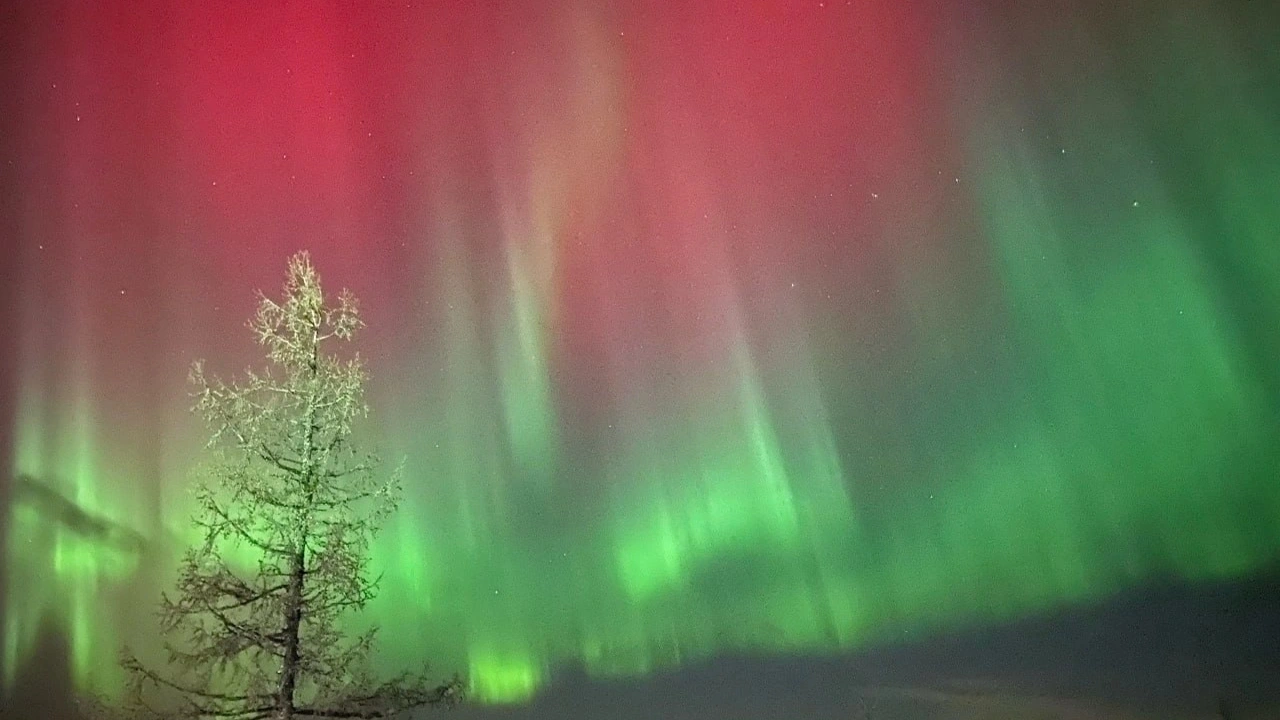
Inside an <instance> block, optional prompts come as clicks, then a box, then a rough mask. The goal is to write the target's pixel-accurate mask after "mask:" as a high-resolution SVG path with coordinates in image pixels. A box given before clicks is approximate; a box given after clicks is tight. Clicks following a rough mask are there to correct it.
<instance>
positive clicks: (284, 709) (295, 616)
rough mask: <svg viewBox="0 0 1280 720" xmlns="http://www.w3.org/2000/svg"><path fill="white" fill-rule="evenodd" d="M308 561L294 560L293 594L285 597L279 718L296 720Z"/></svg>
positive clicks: (298, 557)
mask: <svg viewBox="0 0 1280 720" xmlns="http://www.w3.org/2000/svg"><path fill="white" fill-rule="evenodd" d="M305 560H306V558H305V555H304V551H303V550H298V552H297V554H295V555H294V556H293V563H292V566H291V567H290V568H289V590H288V594H287V595H286V596H285V625H284V643H285V645H284V662H283V664H282V665H281V666H280V691H279V695H278V697H277V699H276V717H277V718H278V719H279V720H292V718H293V707H294V703H293V694H294V691H295V690H297V687H298V658H299V647H298V640H299V634H300V632H299V631H300V630H301V628H302V577H303V574H304V573H305V564H304V562H305Z"/></svg>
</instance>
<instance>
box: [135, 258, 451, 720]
mask: <svg viewBox="0 0 1280 720" xmlns="http://www.w3.org/2000/svg"><path fill="white" fill-rule="evenodd" d="M362 326H363V324H362V322H361V320H360V316H359V311H358V307H357V303H356V300H355V298H354V297H353V296H352V295H351V293H349V292H348V291H346V290H343V291H342V293H341V294H339V295H338V296H337V298H336V302H334V303H329V302H328V300H327V299H326V297H325V296H324V293H323V292H322V290H321V286H320V278H319V276H318V274H317V273H316V270H315V268H314V267H313V266H312V264H311V261H310V258H309V257H308V255H307V254H306V253H305V252H304V253H299V254H297V255H295V256H294V257H292V258H291V259H290V260H289V264H288V276H287V280H286V282H285V285H284V291H283V296H282V297H281V298H280V299H279V300H278V301H277V300H273V299H271V298H269V297H267V296H266V295H261V294H260V297H259V304H258V311H257V314H256V315H255V317H254V318H253V319H252V320H251V321H250V322H249V327H250V328H251V329H252V330H253V332H254V334H255V335H256V337H257V341H258V343H259V344H260V345H261V346H262V347H263V349H264V350H265V352H266V358H267V361H268V362H267V366H266V367H265V368H264V369H262V370H260V371H257V372H255V371H247V372H246V374H245V376H244V377H243V378H241V379H239V380H236V381H233V382H229V383H228V382H224V381H222V380H219V379H217V378H216V377H212V376H210V375H207V374H206V372H205V370H204V367H203V365H202V363H200V362H197V363H196V364H195V365H194V366H193V368H192V372H191V381H192V383H193V384H194V386H195V398H196V402H195V410H196V411H197V412H198V413H199V414H201V415H202V416H203V417H204V418H205V420H206V421H207V422H208V423H209V426H210V429H211V433H212V437H211V438H210V441H209V448H208V449H209V451H210V453H211V455H212V457H211V460H210V462H209V463H207V465H206V466H205V469H204V473H203V474H204V477H203V481H202V482H201V483H200V484H199V486H198V488H197V490H196V495H195V497H196V514H195V518H194V523H195V527H196V528H197V529H198V531H199V533H200V535H201V536H202V539H201V542H199V543H198V544H197V545H195V546H194V547H192V548H190V549H189V550H188V551H187V552H186V554H185V556H184V557H183V559H182V561H181V563H180V566H179V569H178V581H177V587H176V589H175V592H174V593H173V594H172V595H170V594H165V596H164V597H163V599H162V601H161V610H160V620H161V629H162V631H163V633H164V636H165V641H166V642H165V648H166V650H167V654H168V660H169V663H168V668H167V669H166V671H158V670H154V669H152V668H149V667H147V666H146V665H144V663H142V662H140V661H139V660H137V659H136V658H135V657H133V656H131V655H126V657H125V660H124V662H125V666H126V669H127V670H128V671H129V673H130V676H131V678H132V683H131V693H130V697H131V699H132V701H133V702H134V703H135V704H136V705H137V707H138V709H142V710H147V711H151V712H154V713H155V714H157V715H162V716H164V717H175V716H176V717H183V718H232V719H236V720H291V719H292V718H378V717H390V716H394V715H397V714H400V713H404V712H406V711H409V710H412V709H414V708H418V707H423V706H429V705H451V704H453V703H455V702H457V701H459V700H460V699H461V695H462V686H461V684H460V682H459V681H458V680H457V678H456V677H455V678H454V679H453V680H452V681H449V682H446V683H444V684H436V683H433V682H431V681H429V680H428V678H427V676H426V674H425V671H424V672H421V673H416V674H406V675H402V676H400V677H397V678H395V679H393V680H390V681H381V682H379V681H376V680H375V679H374V678H373V676H372V675H371V674H370V672H369V669H368V668H369V661H370V657H369V655H370V652H371V650H372V648H373V641H374V636H375V631H376V629H375V630H369V631H367V632H364V633H361V634H355V635H350V634H348V632H347V631H346V630H347V627H348V626H349V625H347V624H344V621H346V620H349V619H350V617H349V616H350V615H351V614H352V613H355V612H356V611H359V610H360V609H362V608H363V607H364V606H365V604H366V603H367V602H369V600H370V599H372V598H373V597H374V594H375V591H376V582H375V581H374V580H373V579H372V578H370V576H369V573H368V558H369V553H370V543H371V541H372V539H373V537H374V535H375V533H376V531H377V530H378V527H379V525H380V524H381V523H382V521H383V520H385V519H386V518H387V516H388V515H389V514H390V513H391V512H392V511H393V510H394V509H395V508H396V505H397V501H398V497H399V489H400V488H399V486H400V473H399V472H398V471H397V472H394V473H391V474H390V475H389V479H381V478H380V476H379V473H378V469H379V462H378V458H377V457H376V456H375V455H374V454H373V453H370V452H365V451H362V450H361V449H359V448H358V447H357V446H356V444H355V443H354V442H353V438H352V432H353V429H354V425H355V423H356V422H357V421H358V420H359V419H361V418H363V417H365V416H366V414H367V412H368V408H367V406H366V405H365V402H364V399H363V390H364V386H365V382H366V379H367V376H366V372H365V366H364V363H363V362H362V360H361V359H360V357H359V356H358V355H354V354H351V355H347V356H344V355H343V354H341V353H339V352H337V351H336V348H335V346H338V347H340V346H343V345H346V344H347V343H350V342H351V340H352V339H353V337H354V336H355V334H356V332H357V331H358V330H359V329H360V328H361V327H362Z"/></svg>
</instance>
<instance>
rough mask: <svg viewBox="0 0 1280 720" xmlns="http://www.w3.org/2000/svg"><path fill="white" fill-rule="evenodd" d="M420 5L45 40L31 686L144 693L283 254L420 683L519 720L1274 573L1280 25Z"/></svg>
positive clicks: (23, 194) (27, 282)
mask: <svg viewBox="0 0 1280 720" xmlns="http://www.w3.org/2000/svg"><path fill="white" fill-rule="evenodd" d="M427 5H428V7H419V6H416V5H414V6H412V7H405V8H395V9H391V8H385V9H382V10H377V11H372V10H371V11H368V12H367V13H351V12H348V11H346V10H343V9H341V8H338V7H331V6H325V5H320V6H306V7H303V6H297V7H293V8H291V9H287V10H282V9H278V8H275V7H274V6H272V5H270V4H268V5H266V6H255V7H254V8H253V9H252V11H249V10H246V12H244V13H239V14H235V13H218V12H215V11H211V10H208V9H205V8H204V6H201V5H198V4H196V5H192V4H189V3H188V4H182V5H181V7H180V8H179V7H178V6H177V5H176V4H174V5H170V4H169V3H167V2H164V1H162V0H156V2H155V6H156V9H157V10H164V12H159V11H158V12H156V13H151V14H144V15H146V17H147V18H149V19H147V20H145V22H144V21H143V20H141V19H138V18H135V17H133V14H132V13H127V12H123V11H115V10H106V9H103V10H98V11H96V12H95V13H89V14H87V15H85V16H83V17H77V18H75V22H73V23H70V24H67V22H66V21H69V20H71V18H69V17H67V16H66V15H64V14H59V13H54V12H53V11H48V13H47V14H46V11H44V10H32V11H29V12H28V13H27V14H26V15H24V16H23V19H22V20H21V23H23V24H24V25H23V28H24V32H26V33H27V35H28V36H29V37H28V40H27V43H26V46H27V47H28V49H27V50H25V51H24V52H26V53H28V54H29V58H28V64H29V65H30V66H31V69H32V72H31V73H30V74H29V75H26V76H24V77H23V78H22V81H21V83H20V84H19V85H20V88H21V97H22V99H23V100H22V102H21V103H20V107H16V108H15V112H16V113H17V115H16V117H19V118H21V120H20V123H19V124H20V125H21V126H22V129H23V130H24V134H23V143H22V144H21V145H20V147H19V149H18V151H17V155H16V157H15V158H14V159H15V161H16V164H15V165H14V167H15V168H16V169H15V170H14V171H13V172H15V173H16V174H17V175H18V177H20V178H21V180H22V183H23V185H22V187H20V188H18V192H19V195H20V197H19V198H18V200H19V202H18V203H17V205H18V206H20V207H21V208H22V212H21V218H20V220H21V222H19V223H18V227H19V228H20V234H19V236H18V237H17V238H16V239H14V242H15V247H16V248H17V249H18V254H17V255H16V257H17V258H18V260H17V263H18V264H19V266H20V269H21V271H22V272H21V285H20V290H19V291H18V294H19V301H20V307H19V308H18V312H17V313H16V316H17V317H18V319H19V327H17V328H16V329H15V331H14V332H15V338H16V345H14V346H13V347H12V349H11V350H9V351H8V352H12V353H13V354H14V358H15V362H14V363H13V365H14V366H15V367H16V368H17V370H18V377H17V381H16V388H17V393H16V396H15V398H14V403H15V407H14V416H13V418H12V419H11V422H12V425H13V427H14V429H15V438H14V447H13V452H12V457H13V459H14V462H13V467H12V468H11V469H10V471H11V474H12V475H13V476H14V478H31V479H33V480H35V481H38V482H39V483H41V487H43V488H45V489H46V490H48V491H50V492H49V493H45V494H41V495H38V497H43V498H46V500H44V501H35V500H31V499H30V498H32V497H37V496H36V495H28V496H27V498H28V499H27V500H25V501H24V500H23V496H22V495H21V493H13V492H11V493H10V496H11V497H14V498H16V501H15V502H14V503H13V505H12V507H9V508H6V512H7V513H8V514H9V521H8V530H7V532H8V535H9V538H8V546H7V547H8V557H7V558H6V562H5V567H4V572H5V574H6V578H7V582H6V585H5V587H6V588H7V593H8V597H7V599H6V605H5V617H4V636H3V641H4V642H3V655H2V656H0V662H3V667H2V668H0V669H2V670H3V678H4V683H5V685H6V687H7V686H9V685H11V684H12V683H14V682H15V679H16V678H19V677H21V676H22V674H23V671H24V663H27V662H28V660H29V658H30V657H32V656H33V654H34V652H35V646H36V645H37V644H38V643H39V642H40V641H41V640H40V635H41V633H42V632H45V630H46V629H47V628H50V627H51V628H54V629H55V630H56V631H57V632H58V633H59V634H60V635H61V636H63V637H64V638H65V640H66V643H67V646H68V658H67V663H68V667H67V668H66V669H65V670H66V673H67V674H68V676H70V677H72V678H73V679H74V681H75V682H76V683H77V684H78V685H80V686H82V687H98V688H106V689H113V688H117V687H118V680H119V678H118V677H116V676H115V675H113V674H112V671H111V670H110V668H112V667H113V665H112V664H111V660H112V658H113V657H114V652H115V645H116V644H117V643H118V642H119V641H121V640H143V641H145V640H146V638H147V637H149V635H148V633H149V627H150V626H149V625H148V624H147V622H146V621H145V620H144V619H142V615H143V614H144V613H145V608H144V609H142V610H139V609H138V607H140V606H141V605H143V603H142V602H141V597H142V596H143V588H145V589H146V592H147V593H148V594H150V595H152V596H154V595H155V594H156V593H158V592H159V590H160V587H161V585H162V584H163V578H164V577H165V576H166V574H167V573H168V571H169V568H168V564H169V560H168V559H167V558H169V556H170V555H172V554H174V553H175V552H177V551H179V550H180V549H181V548H180V545H181V544H182V542H183V541H184V538H187V537H188V536H189V534H190V533H189V528H187V527H186V526H185V525H184V522H185V513H186V511H187V500H186V499H185V497H184V493H185V488H186V487H187V484H188V483H187V478H188V477H189V472H190V471H191V468H192V466H193V464H194V460H195V459H196V457H197V453H198V451H199V437H200V431H201V429H200V428H199V427H197V425H196V424H195V422H194V421H193V420H192V419H190V418H189V417H188V416H187V415H186V414H185V411H186V406H187V404H188V398H187V397H185V395H184V394H183V386H182V381H183V378H184V373H185V368H186V366H187V364H188V363H189V362H190V361H191V360H193V359H195V358H197V357H206V358H208V360H209V365H210V367H211V368H215V369H217V371H218V372H220V373H221V372H227V373H234V372H235V370H236V369H238V368H240V367H243V366H244V365H246V364H248V363H253V362H256V358H255V356H254V354H253V351H254V348H253V346H252V344H251V338H250V337H248V335H247V334H246V333H244V332H243V329H242V323H243V321H244V319H245V318H247V317H248V315H249V313H250V312H251V309H252V299H253V298H252V292H253V291H254V290H255V289H257V288H262V289H264V290H266V291H268V292H270V291H272V290H273V289H274V288H275V287H276V284H277V283H278V279H279V273H280V271H281V270H282V269H283V262H284V258H285V257H287V255H288V254H289V253H291V252H292V251H293V250H295V249H298V248H308V249H310V250H311V251H312V254H313V257H314V258H315V259H316V262H317V264H318V266H319V268H320V270H321V273H322V274H323V275H324V278H325V281H326V285H327V286H330V287H332V288H334V289H336V288H337V287H340V286H347V287H350V288H351V289H352V290H353V291H354V292H355V293H356V295H357V296H359V297H360V298H361V300H362V303H363V307H364V309H365V310H366V312H367V318H368V320H369V323H370V327H369V329H368V332H367V333H366V334H365V335H364V336H363V338H362V340H363V342H364V343H365V344H364V345H362V352H364V353H365V355H366V357H367V358H368V359H369V363H370V370H371V374H372V378H373V380H372V383H373V385H372V387H371V388H370V400H371V402H372V404H373V412H374V416H375V417H374V418H373V419H372V421H371V424H370V425H369V426H368V427H367V428H365V430H366V431H367V432H368V434H369V435H370V439H371V440H372V441H375V443H376V444H378V445H379V446H380V447H381V450H382V454H383V457H384V458H385V460H386V461H387V462H388V465H394V464H395V463H396V462H397V461H399V460H400V459H401V458H403V459H404V461H405V473H406V483H405V485H406V496H405V498H404V503H403V507H402V510H401V512H400V513H398V514H397V515H396V516H395V517H394V518H393V519H392V521H391V522H390V524H389V526H388V528H387V529H386V531H385V533H384V534H383V535H382V536H381V537H380V538H379V539H378V541H377V544H376V548H375V554H374V558H373V564H374V565H375V566H376V568H377V570H378V571H380V572H383V573H385V574H384V579H383V582H382V585H381V594H380V595H379V597H378V598H377V599H376V600H375V601H374V602H373V603H372V604H371V606H370V608H369V612H368V613H367V616H366V617H364V618H362V619H360V620H359V621H356V623H357V624H359V625H365V624H368V623H376V624H378V625H380V626H381V627H382V628H383V635H382V652H381V655H380V657H379V663H380V667H381V668H382V669H384V670H387V671H391V670H396V669H400V668H402V667H405V666H407V665H411V664H414V663H416V662H418V661H419V660H422V659H429V660H431V661H432V663H433V665H434V666H435V667H436V668H438V669H439V670H440V671H441V672H449V671H451V670H453V669H455V668H456V669H458V670H461V671H463V672H467V673H468V674H469V675H470V680H471V683H472V689H473V690H474V691H475V693H476V694H477V696H478V697H479V698H480V699H482V700H484V701H486V702H494V703H513V702H523V701H526V700H528V699H529V698H531V697H532V696H533V695H534V694H535V693H537V692H538V690H539V689H541V688H543V687H545V686H546V685H547V684H548V683H551V682H553V681H554V679H555V677H556V675H557V673H558V672H560V671H561V670H562V669H563V668H565V667H568V666H580V667H582V668H584V669H585V671H586V672H587V673H588V674H589V675H591V676H593V677H612V676H626V675H639V674H646V673H652V672H656V671H659V670H664V669H671V668H679V667H683V666H686V665H689V664H692V663H696V662H701V661H705V660H709V659H712V658H714V657H716V656H717V655H721V654H724V653H729V652H745V653H758V654H789V653H815V652H823V653H825V652H831V653H835V652H844V651H852V650H857V649H861V648H864V647H867V646H868V645H869V644H870V643H873V642H879V641H887V640H891V639H893V638H895V637H901V633H902V632H903V631H909V632H915V631H928V630H946V629H951V628H958V627H964V626H969V625H973V624H983V623H994V622H1000V621H1005V620H1009V619H1012V618H1018V617H1025V616H1028V615H1032V614H1035V613H1039V612H1050V611H1054V610H1056V609H1060V608H1063V607H1066V606H1068V605H1071V604H1074V603H1082V602H1092V601H1100V600H1104V599H1106V598H1107V597H1109V596H1111V595H1113V594H1116V593H1120V592H1123V591H1126V590H1130V589H1134V588H1139V587H1141V586H1143V585H1144V584H1146V583H1151V582H1157V581H1164V580H1167V579H1170V578H1173V579H1179V580H1182V581H1197V580H1207V579H1214V578H1231V577H1238V576H1243V575H1247V574H1249V573H1251V572H1254V571H1257V570H1258V569H1259V568H1262V567H1265V566H1268V565H1269V564H1270V563H1274V562H1275V561H1276V560H1277V558H1280V529H1278V528H1280V485H1278V484H1277V483H1276V482H1275V477H1276V474H1277V472H1280V456H1278V454H1277V450H1276V443H1275V438H1276V437H1277V433H1280V407H1277V403H1276V399H1275V398H1276V397H1278V396H1280V395H1278V393H1277V390H1278V389H1280V334H1278V333H1277V332H1276V328H1277V327H1280V269H1278V268H1280V257H1277V252H1280V251H1278V250H1277V248H1280V242H1277V230H1276V228H1277V227H1280V203H1277V202H1276V198H1277V197H1280V175H1278V174H1277V172H1276V168H1277V167H1280V142H1278V141H1277V140H1276V138H1277V136H1278V135H1277V133H1278V132H1280V126H1277V124H1276V122H1275V121H1274V118H1275V117H1276V116H1277V115H1276V109H1277V108H1280V91H1277V90H1276V88H1280V82H1273V81H1275V80H1277V79H1280V57H1277V56H1276V54H1275V51H1274V47H1278V46H1280V42H1276V41H1275V38H1274V37H1272V36H1273V35H1274V32H1275V31H1274V29H1272V30H1264V28H1268V27H1271V28H1275V27H1280V22H1276V23H1273V24H1268V23H1267V22H1265V20H1267V19H1269V18H1268V17H1266V16H1267V14H1268V12H1273V11H1268V10H1266V9H1258V8H1253V9H1249V10H1230V11H1228V10H1226V9H1220V8H1215V7H1214V5H1213V4H1212V3H1208V2H1200V1H1199V0H1178V1H1177V2H1173V3H1166V4H1163V5H1161V6H1160V7H1159V9H1155V8H1156V4H1154V3H1152V4H1146V3H1144V2H1139V3H1138V6H1140V7H1141V8H1146V9H1148V10H1150V13H1149V15H1150V17H1147V16H1145V15H1144V14H1143V12H1139V10H1137V9H1130V10H1120V9H1115V8H1111V6H1110V5H1109V4H1105V3H1102V2H1101V0H1098V1H1097V2H1095V1H1093V0H1079V1H1074V2H1073V1H1064V2H1062V3H1060V4H1059V5H1060V6H1061V9H1062V10H1063V12H1060V13H1053V14H1046V13H1045V12H1044V11H1043V10H1042V9H1039V10H1037V9H1031V8H1030V6H1027V7H1020V6H1017V4H1016V3H994V2H993V3H980V4H979V5H980V6H981V7H980V8H976V9H975V8H973V7H969V6H966V8H957V6H955V5H954V4H948V5H946V6H945V7H943V6H942V4H940V3H925V2H907V3H901V2H889V0H872V1H871V2H860V3H850V4H847V5H842V4H840V3H826V4H823V5H822V7H821V8H820V10H815V9H814V8H808V7H806V8H803V9H801V8H799V6H793V5H788V4H786V3H777V4H772V5H770V4H768V3H765V4H755V5H752V6H751V7H750V8H745V7H743V6H742V5H741V4H740V3H727V2H725V3H719V2H713V3H710V4H705V3H704V4H692V3H690V4H685V3H674V4H665V5H662V6H661V8H659V7H658V5H656V4H648V3H639V4H616V5H615V4H610V3H605V4H598V3H596V4H591V3H577V2H567V3H564V4H562V5H561V6H558V7H557V9H556V10H555V11H554V12H553V11H550V10H532V9H510V11H509V12H505V11H504V12H497V11H488V10H483V9H472V10H471V11H468V12H469V14H463V13H461V12H459V11H457V10H452V9H448V8H447V7H446V6H447V5H449V4H447V3H444V4H441V3H435V4H427ZM1104 6H1105V7H1104ZM1108 8H1110V9H1108ZM171 10H172V12H170V11H171ZM1144 12H1145V11H1144ZM1249 13H1254V15H1250V14H1249ZM263 28H273V31H274V30H278V31H279V33H280V34H282V38H283V39H282V40H280V42H278V43H277V42H276V40H275V39H274V38H275V35H273V34H272V33H264V31H263V30H262V29H263ZM137 38H145V40H144V41H143V42H142V45H143V46H144V47H143V48H141V51H139V49H138V48H137V45H138V41H137ZM45 40H49V41H50V42H45ZM53 40H56V41H57V42H53ZM1264 41H1266V42H1264ZM1268 48H1271V49H1268ZM1170 67H1178V68H1187V69H1188V70H1189V71H1188V72H1183V73H1170V72H1168V71H1167V70H1166V68H1170ZM6 160H7V158H6ZM5 241H6V242H8V241H9V239H8V238H6V239H5ZM15 487H16V486H15ZM31 492H35V493H40V492H41V491H40V490H33V491H31ZM49 498H55V499H49ZM56 498H61V499H62V500H63V501H65V504H63V505H58V504H57V503H58V500H56ZM41 502H43V503H44V504H41ZM50 503H53V505H50ZM51 507H60V508H63V509H64V510H67V509H69V508H70V509H74V513H73V514H72V515H69V516H65V517H64V518H63V521H58V520H57V519H55V518H51V517H50V516H49V512H50V508H51ZM68 511H69V512H70V510H68ZM75 513H78V514H75ZM66 517H71V518H73V519H74V518H78V519H79V521H80V524H79V525H78V526H77V525H76V524H75V523H74V522H72V523H68V522H65V520H66ZM86 519H88V520H92V523H89V524H87V525H86V524H85V522H86ZM94 523H96V524H94ZM126 526H127V529H128V531H129V532H127V533H124V535H123V536H127V537H129V538H135V536H136V538H141V543H140V545H133V546H130V545H128V544H127V543H126V544H124V545H121V544H119V543H115V544H113V543H104V542H97V541H95V540H94V538H93V536H92V535H91V534H89V535H87V534H86V533H85V532H84V528H86V527H90V528H93V527H97V528H107V527H110V528H123V527H126ZM77 528H79V529H77ZM121 532H123V531H121ZM136 538H135V540H136ZM139 547H140V548H141V549H139Z"/></svg>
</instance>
